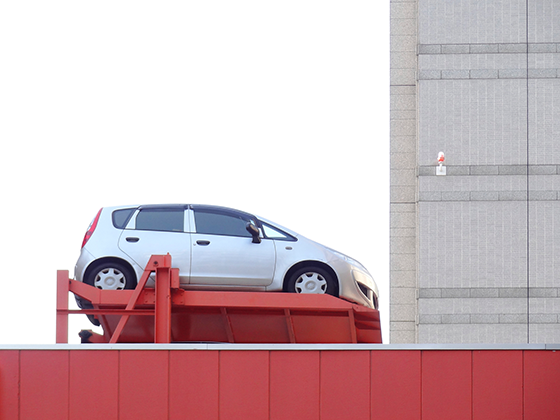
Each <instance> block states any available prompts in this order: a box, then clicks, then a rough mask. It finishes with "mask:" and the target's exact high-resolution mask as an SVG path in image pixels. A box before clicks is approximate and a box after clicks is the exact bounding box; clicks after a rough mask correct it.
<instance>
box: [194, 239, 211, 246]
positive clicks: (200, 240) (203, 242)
mask: <svg viewBox="0 0 560 420" xmlns="http://www.w3.org/2000/svg"><path fill="white" fill-rule="evenodd" d="M196 243H197V244H198V245H203V246H206V245H210V241H203V240H202V239H199V240H198V241H196Z"/></svg>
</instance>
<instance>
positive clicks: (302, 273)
mask: <svg viewBox="0 0 560 420" xmlns="http://www.w3.org/2000/svg"><path fill="white" fill-rule="evenodd" d="M284 290H285V291H287V292H289V293H316V294H328V295H332V296H337V297H338V282H337V280H336V278H335V277H334V276H333V275H332V274H331V273H330V272H329V271H327V270H325V269H324V268H321V267H303V268H300V269H297V270H296V271H294V273H293V274H292V275H291V276H290V278H289V279H288V281H287V282H286V286H285V289H284Z"/></svg>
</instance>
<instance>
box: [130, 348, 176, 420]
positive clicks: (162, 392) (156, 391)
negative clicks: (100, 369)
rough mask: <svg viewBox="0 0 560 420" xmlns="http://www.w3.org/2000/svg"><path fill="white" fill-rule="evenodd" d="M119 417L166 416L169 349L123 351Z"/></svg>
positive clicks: (147, 419) (140, 419)
mask: <svg viewBox="0 0 560 420" xmlns="http://www.w3.org/2000/svg"><path fill="white" fill-rule="evenodd" d="M119 354H120V370H119V414H120V415H119V420H144V419H145V420H154V419H166V418H167V415H168V403H169V389H168V387H169V378H168V364H169V352H167V351H144V350H131V351H121V352H119Z"/></svg>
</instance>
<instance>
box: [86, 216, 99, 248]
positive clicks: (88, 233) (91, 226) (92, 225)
mask: <svg viewBox="0 0 560 420" xmlns="http://www.w3.org/2000/svg"><path fill="white" fill-rule="evenodd" d="M101 210H103V209H101ZM101 210H99V211H98V212H97V216H95V219H93V221H92V222H91V223H90V224H89V227H88V230H87V231H86V234H85V235H84V240H83V242H82V248H83V247H84V245H85V244H86V243H87V241H89V238H91V235H93V232H94V231H95V228H96V227H97V221H98V220H99V216H101Z"/></svg>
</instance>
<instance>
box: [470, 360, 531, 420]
mask: <svg viewBox="0 0 560 420" xmlns="http://www.w3.org/2000/svg"><path fill="white" fill-rule="evenodd" d="M472 405H473V420H521V419H522V418H523V352H522V351H499V350H496V351H474V352H473V402H472Z"/></svg>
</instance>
